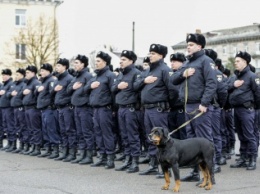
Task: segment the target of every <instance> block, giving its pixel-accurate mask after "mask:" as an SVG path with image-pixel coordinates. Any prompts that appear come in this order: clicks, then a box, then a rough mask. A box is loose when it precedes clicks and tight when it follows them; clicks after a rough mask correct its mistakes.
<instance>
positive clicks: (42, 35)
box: [11, 16, 59, 69]
mask: <svg viewBox="0 0 260 194" xmlns="http://www.w3.org/2000/svg"><path fill="white" fill-rule="evenodd" d="M11 42H12V43H11V44H12V45H14V44H15V45H16V46H17V45H25V49H24V50H25V53H24V56H23V57H24V58H23V59H24V60H21V62H18V63H20V64H21V65H22V64H24V63H27V64H30V65H35V66H36V67H37V68H38V69H39V67H40V65H42V64H43V63H51V64H55V62H56V61H57V60H58V58H59V54H58V46H59V40H58V28H57V24H56V21H55V20H54V19H53V18H46V17H44V16H40V17H39V18H38V19H37V20H35V19H34V20H32V19H30V20H29V21H28V22H27V26H26V27H25V28H21V29H19V30H18V32H17V34H16V35H15V36H14V37H13V38H12V40H11ZM13 55H14V56H15V57H16V59H17V48H16V52H15V54H14V52H13Z"/></svg>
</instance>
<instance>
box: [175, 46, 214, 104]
mask: <svg viewBox="0 0 260 194" xmlns="http://www.w3.org/2000/svg"><path fill="white" fill-rule="evenodd" d="M212 65H213V67H214V62H213V61H212V59H210V58H209V57H208V56H206V55H205V53H204V51H203V50H201V51H198V52H196V53H194V54H193V55H192V56H190V57H189V60H188V62H187V63H185V64H184V65H183V66H182V68H181V69H180V70H178V71H177V72H176V73H174V74H173V75H172V76H171V78H170V80H171V82H172V83H173V84H175V85H178V84H181V86H180V91H179V95H180V99H181V100H182V101H184V99H185V87H186V86H185V85H186V83H185V77H183V72H184V71H185V70H186V69H188V68H194V69H195V73H194V74H193V75H192V76H189V77H188V79H187V81H188V99H187V103H188V104H189V103H190V104H193V103H200V104H201V105H203V106H206V107H207V106H209V105H210V104H211V102H212V99H213V97H214V95H215V94H216V90H217V79H216V73H215V70H214V69H213V68H212Z"/></svg>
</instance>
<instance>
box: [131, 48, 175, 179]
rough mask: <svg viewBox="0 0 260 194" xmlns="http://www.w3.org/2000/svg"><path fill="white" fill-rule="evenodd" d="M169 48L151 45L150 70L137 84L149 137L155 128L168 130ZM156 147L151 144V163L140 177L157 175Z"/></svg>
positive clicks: (149, 149) (149, 150) (149, 151)
mask: <svg viewBox="0 0 260 194" xmlns="http://www.w3.org/2000/svg"><path fill="white" fill-rule="evenodd" d="M167 51H168V50H167V47H166V46H163V45H160V44H151V45H150V49H149V52H150V55H149V56H150V68H149V70H147V71H146V74H144V75H143V76H140V77H139V79H137V81H136V82H135V89H136V90H137V89H141V103H142V104H143V106H144V108H145V115H144V122H145V128H146V133H147V135H148V134H150V132H151V130H152V128H153V127H158V126H159V127H164V128H168V112H169V108H170V107H169V102H168V100H169V77H170V73H172V70H171V69H170V68H169V67H168V66H167V65H166V63H164V60H163V59H164V58H165V56H166V55H167ZM156 149H157V148H156V146H155V145H153V144H152V143H151V142H149V147H148V153H149V156H150V163H149V167H148V169H146V170H144V171H142V172H140V173H139V174H140V175H148V174H157V173H158V160H157V158H156V152H157V151H156Z"/></svg>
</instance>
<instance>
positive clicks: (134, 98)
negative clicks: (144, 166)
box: [112, 50, 141, 173]
mask: <svg viewBox="0 0 260 194" xmlns="http://www.w3.org/2000/svg"><path fill="white" fill-rule="evenodd" d="M136 59H137V56H136V54H135V53H134V52H133V51H128V50H124V51H122V53H121V58H120V67H121V73H120V74H119V75H118V76H117V78H116V81H115V82H114V84H113V87H112V91H113V92H114V93H115V94H116V96H115V100H116V101H115V102H116V104H118V105H119V110H118V122H119V128H120V132H121V133H120V134H121V138H122V143H123V146H124V155H125V161H124V163H123V165H122V166H120V167H118V168H116V170H118V171H124V170H126V171H127V172H128V173H133V172H138V171H139V167H138V162H139V156H140V152H141V149H140V137H139V131H138V128H139V126H138V113H137V112H139V109H140V106H139V107H138V105H140V102H138V100H139V99H138V95H139V93H138V91H136V90H135V89H134V87H133V84H134V82H135V80H136V79H137V77H139V76H140V74H141V72H140V71H139V70H138V69H136V68H135V65H134V63H135V61H136Z"/></svg>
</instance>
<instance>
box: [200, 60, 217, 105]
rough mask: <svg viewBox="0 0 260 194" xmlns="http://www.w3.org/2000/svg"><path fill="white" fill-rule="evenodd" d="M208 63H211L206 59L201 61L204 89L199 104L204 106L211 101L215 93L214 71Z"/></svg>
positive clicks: (215, 80) (215, 79)
mask: <svg viewBox="0 0 260 194" xmlns="http://www.w3.org/2000/svg"><path fill="white" fill-rule="evenodd" d="M210 63H212V61H210V60H207V59H206V60H205V61H204V63H203V77H204V80H205V89H204V93H203V95H202V98H201V105H203V106H206V107H207V106H209V105H210V104H211V101H212V99H213V97H214V95H215V94H216V90H217V78H216V71H215V70H214V69H212V67H211V65H210Z"/></svg>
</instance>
